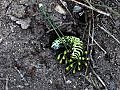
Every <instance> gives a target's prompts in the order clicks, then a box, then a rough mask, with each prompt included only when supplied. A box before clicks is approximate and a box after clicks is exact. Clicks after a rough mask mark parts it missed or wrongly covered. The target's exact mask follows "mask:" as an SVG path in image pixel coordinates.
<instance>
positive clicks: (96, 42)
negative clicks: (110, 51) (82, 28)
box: [89, 35, 107, 54]
mask: <svg viewBox="0 0 120 90" xmlns="http://www.w3.org/2000/svg"><path fill="white" fill-rule="evenodd" d="M89 36H90V37H91V38H92V36H91V35H89ZM93 41H94V43H95V44H96V45H97V46H98V47H99V48H100V49H101V50H102V51H103V52H104V54H106V53H107V52H106V51H105V50H104V49H103V48H102V47H101V46H100V45H99V44H98V43H97V41H96V40H95V39H94V40H93Z"/></svg>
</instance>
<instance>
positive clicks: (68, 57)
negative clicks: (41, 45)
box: [51, 36, 89, 73]
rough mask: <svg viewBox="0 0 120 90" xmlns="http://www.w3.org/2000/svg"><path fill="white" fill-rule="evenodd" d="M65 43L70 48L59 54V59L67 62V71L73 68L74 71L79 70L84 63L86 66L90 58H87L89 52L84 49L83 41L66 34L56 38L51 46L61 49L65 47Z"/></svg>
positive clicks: (61, 61)
mask: <svg viewBox="0 0 120 90" xmlns="http://www.w3.org/2000/svg"><path fill="white" fill-rule="evenodd" d="M64 45H66V46H67V47H68V50H64V51H62V52H61V53H59V54H58V55H57V60H59V62H60V63H65V64H66V71H70V70H71V69H72V73H75V72H76V71H77V70H78V71H80V70H81V68H82V65H84V66H86V64H87V62H86V61H88V60H89V59H88V58H87V55H88V52H87V51H85V50H84V45H83V42H82V41H81V40H80V39H79V38H77V37H74V36H64V37H61V38H58V39H56V40H54V42H53V43H52V46H51V48H53V49H54V50H59V49H60V48H64Z"/></svg>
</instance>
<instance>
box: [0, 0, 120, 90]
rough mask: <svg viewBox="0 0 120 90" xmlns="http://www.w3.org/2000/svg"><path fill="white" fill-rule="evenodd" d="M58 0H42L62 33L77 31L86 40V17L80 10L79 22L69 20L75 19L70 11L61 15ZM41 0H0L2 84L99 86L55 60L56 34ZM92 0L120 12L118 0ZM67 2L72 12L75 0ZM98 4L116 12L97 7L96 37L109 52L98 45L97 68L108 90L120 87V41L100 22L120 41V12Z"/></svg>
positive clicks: (58, 89) (36, 89)
mask: <svg viewBox="0 0 120 90" xmlns="http://www.w3.org/2000/svg"><path fill="white" fill-rule="evenodd" d="M58 1H59V0H42V3H43V4H44V5H45V6H46V8H47V11H48V12H49V14H50V16H51V17H52V18H53V20H54V21H55V23H56V24H58V25H59V26H60V29H61V30H62V32H64V33H63V34H67V35H76V36H79V37H80V38H82V39H83V41H84V42H87V38H86V36H87V35H88V31H87V30H86V31H83V30H85V28H83V27H85V25H81V24H80V22H79V21H80V20H81V21H82V23H83V24H85V22H84V20H83V19H81V18H84V17H81V18H80V17H79V18H77V17H78V16H77V14H76V15H74V17H75V19H76V22H77V25H73V24H69V23H71V22H72V21H73V19H72V18H71V17H70V15H69V14H68V16H67V15H62V14H60V13H58V12H57V11H55V10H54V9H53V8H54V4H55V3H57V2H58ZM40 2H41V0H0V90H96V89H94V88H93V86H92V85H91V84H90V83H89V82H87V81H86V82H84V78H83V77H82V78H81V79H78V78H79V77H78V76H77V75H72V74H69V75H66V73H65V70H64V69H65V66H64V65H61V64H59V62H58V61H56V59H55V53H54V52H53V51H52V50H51V48H50V46H51V43H52V41H53V40H54V39H55V38H56V36H55V34H54V31H50V32H49V29H48V25H47V23H46V21H45V20H44V19H43V16H42V15H41V14H40V12H39V10H38V4H39V3H40ZM92 2H93V3H94V4H100V5H107V6H109V7H111V8H112V9H113V10H115V11H116V12H119V13H120V1H119V0H92ZM58 3H59V2H58ZM67 4H68V9H70V12H72V9H73V7H74V5H75V3H73V2H70V3H69V2H67ZM96 7H97V8H99V9H100V10H103V11H105V12H108V13H111V17H107V16H105V15H100V14H99V13H96V12H95V13H94V14H95V17H94V24H95V25H94V29H95V34H94V39H95V40H96V41H97V43H99V45H100V46H101V47H102V48H103V49H104V50H105V51H106V52H107V53H106V54H104V52H103V50H101V49H100V48H99V47H98V45H96V44H94V45H93V48H94V52H95V53H94V56H93V57H94V70H95V71H96V73H97V74H98V75H99V76H100V78H101V79H102V80H103V81H104V83H105V84H106V86H107V88H108V90H120V43H118V42H117V41H116V40H115V39H113V38H112V37H111V36H110V35H108V34H107V33H106V32H105V31H103V30H102V29H100V28H99V27H98V26H97V25H100V26H103V25H104V27H106V28H105V29H106V30H108V31H109V32H110V33H112V35H114V36H115V37H116V38H117V39H118V40H119V41H120V31H119V30H120V16H119V15H116V14H114V13H113V12H111V11H110V10H108V9H107V8H104V7H103V8H101V7H98V6H96ZM86 11H89V9H85V12H86ZM88 17H89V16H88ZM89 18H90V17H89ZM63 23H65V24H63ZM67 23H68V24H67ZM78 23H79V24H78ZM84 32H85V35H84V38H83V33H84ZM83 87H84V88H83ZM101 90H104V89H101Z"/></svg>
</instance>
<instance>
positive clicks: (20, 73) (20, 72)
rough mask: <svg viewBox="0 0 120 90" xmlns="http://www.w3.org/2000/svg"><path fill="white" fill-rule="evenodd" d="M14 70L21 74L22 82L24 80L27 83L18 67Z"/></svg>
mask: <svg viewBox="0 0 120 90" xmlns="http://www.w3.org/2000/svg"><path fill="white" fill-rule="evenodd" d="M14 68H15V70H16V71H17V72H18V73H19V74H20V77H21V78H22V80H24V81H25V82H27V81H26V79H25V78H24V76H23V75H22V73H21V72H20V71H19V70H18V69H17V67H14Z"/></svg>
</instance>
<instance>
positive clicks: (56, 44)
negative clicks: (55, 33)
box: [51, 40, 60, 50]
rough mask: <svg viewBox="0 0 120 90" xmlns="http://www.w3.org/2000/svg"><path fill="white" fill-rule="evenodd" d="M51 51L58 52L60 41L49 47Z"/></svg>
mask: <svg viewBox="0 0 120 90" xmlns="http://www.w3.org/2000/svg"><path fill="white" fill-rule="evenodd" d="M51 48H52V49H54V50H58V49H59V48H60V40H55V41H54V42H53V43H52V46H51Z"/></svg>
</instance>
